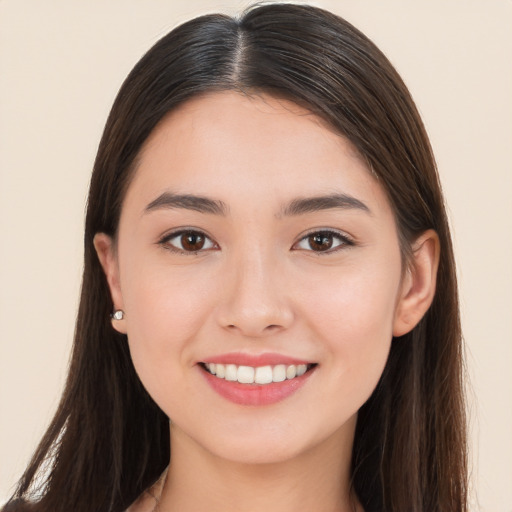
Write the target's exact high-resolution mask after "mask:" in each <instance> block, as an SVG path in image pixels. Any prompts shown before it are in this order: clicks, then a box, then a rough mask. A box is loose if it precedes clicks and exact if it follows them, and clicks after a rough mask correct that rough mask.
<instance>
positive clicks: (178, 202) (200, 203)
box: [144, 192, 371, 217]
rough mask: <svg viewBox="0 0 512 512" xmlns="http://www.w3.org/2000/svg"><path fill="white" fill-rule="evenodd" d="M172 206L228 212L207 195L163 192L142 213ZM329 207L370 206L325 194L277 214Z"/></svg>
mask: <svg viewBox="0 0 512 512" xmlns="http://www.w3.org/2000/svg"><path fill="white" fill-rule="evenodd" d="M173 208H183V209H185V210H194V211H197V212H200V213H210V214H213V215H223V216H225V215H227V214H228V212H229V208H228V206H227V205H226V203H224V202H223V201H220V200H218V199H210V198H209V197H204V196H196V195H193V194H175V193H172V192H164V193H163V194H160V195H159V196H158V197H157V198H156V199H154V200H153V201H151V203H149V204H148V205H147V206H146V208H145V209H144V213H149V212H151V211H154V210H160V209H173ZM331 209H343V210H349V209H356V210H361V211H364V212H367V213H370V214H371V211H370V208H368V206H367V205H366V204H365V203H363V202H362V201H360V200H359V199H356V198H355V197H353V196H350V195H348V194H329V195H325V196H315V197H305V198H297V199H294V200H292V201H290V203H288V204H287V205H285V206H284V207H283V209H282V210H281V212H280V213H279V214H278V215H277V216H278V217H281V216H286V217H289V216H296V215H304V214H306V213H312V212H317V211H321V210H331Z"/></svg>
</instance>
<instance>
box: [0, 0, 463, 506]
mask: <svg viewBox="0 0 512 512" xmlns="http://www.w3.org/2000/svg"><path fill="white" fill-rule="evenodd" d="M215 90H239V91H242V92H248V93H258V92H265V93H267V94H270V95H275V96H279V97H285V98H287V99H290V100H292V101H294V102H296V103H298V104H301V105H303V106H306V107H307V108H308V109H309V110H310V111H311V112H313V113H315V114H317V115H318V116H320V117H321V118H323V119H324V120H325V121H326V122H327V123H329V124H330V126H331V127H332V128H333V129H334V130H336V131H337V132H338V133H340V134H342V135H343V136H345V137H346V138H347V139H348V140H350V141H351V143H352V144H353V145H354V147H355V148H356V149H357V150H358V152H359V153H360V155H361V157H362V158H364V159H365V161H366V162H367V163H368V166H369V167H370V168H371V170H372V172H373V173H374V174H375V176H376V177H377V179H378V180H379V181H380V183H381V185H382V186H383V188H384V189H385V190H386V192H387V194H388V197H389V201H390V203H391V206H392V208H393V210H394V213H395V217H396V222H397V226H398V231H399V235H400V241H401V247H402V252H403V255H404V260H406V259H407V255H408V253H409V251H410V247H411V242H412V240H414V238H415V237H416V236H417V235H418V234H420V233H422V232H423V231H425V230H427V229H434V230H435V231H436V232H437V233H438V235H439V239H440V242H441V260H440V266H439V271H438V280H437V292H436V295H435V298H434V301H433V304H432V306H431V308H430V310H429V311H428V312H427V313H426V315H425V316H424V318H423V319H422V320H421V322H420V323H419V324H418V325H417V326H416V327H415V328H414V329H413V330H412V331H411V332H410V333H409V334H406V335H404V336H402V337H400V338H395V339H394V340H393V343H392V348H391V352H390V355H389V360H388V362H387V365H386V368H385V370H384V373H383V375H382V378H381V380H380V382H379V384H378V386H377V388H376V389H375V391H374V393H373V394H372V396H371V397H370V399H369V400H368V401H367V403H365V404H364V406H363V407H362V408H361V410H360V412H359V416H358V423H357V429H356V437H355V441H354V448H353V472H352V485H353V486H354V489H355V491H356V493H357V495H358V497H359V499H360V501H361V503H362V504H363V506H364V507H365V509H366V510H367V511H370V510H372V511H373V510H386V511H389V512H391V511H395V512H411V511H415V512H420V511H424V512H430V511H432V512H433V511H449V512H463V511H465V510H466V508H467V504H466V501H467V497H466V494H467V490H466V487H467V470H466V437H465V436H466V433H465V432H466V431H465V413H464V400H463V382H462V376H463V371H462V370H463V363H462V345H461V332H460V321H459V310H458V297H457V285H456V276H455V265H454V260H453V253H452V244H451V240H450V233H449V228H448V223H447V219H446V213H445V209H444V204H443V197H442V192H441V187H440V184H439V180H438V175H437V171H436V165H435V161H434V157H433V155H432V151H431V147H430V144H429V141H428V137H427V134H426V132H425V129H424V127H423V124H422V122H421V119H420V116H419V114H418V112H417V110H416V107H415V105H414V103H413V100H412V99H411V97H410V94H409V92H408V90H407V88H406V87H405V85H404V83H403V82H402V80H401V78H400V77H399V75H398V74H397V72H396V71H395V69H394V68H393V66H392V65H391V64H390V63H389V61H388V60H387V59H386V57H385V56H384V55H383V54H382V53H381V52H380V51H379V50H378V49H377V48H376V46H375V45H374V44H373V43H372V42H371V41H370V40H369V39H368V38H367V37H365V36H364V35H363V34H362V33H361V32H359V31H358V30H357V29H355V28H354V27H353V26H352V25H350V24H349V23H347V22H346V21H345V20H343V19H341V18H339V17H337V16H335V15H333V14H331V13H329V12H327V11H324V10H321V9H319V8H315V7H311V6H306V5H290V4H270V5H261V6H254V7H252V8H250V9H249V10H247V11H246V12H245V13H244V14H243V15H242V16H241V17H240V18H230V17H228V16H223V15H207V16H203V17H200V18H197V19H194V20H192V21H190V22H188V23H185V24H183V25H181V26H180V27H178V28H176V29H175V30H173V31H172V32H171V33H169V34H168V35H167V36H165V37H164V38H163V39H161V40H160V41H159V42H158V43H157V44H156V45H155V46H154V47H153V48H152V49H151V50H150V51H149V52H148V53H147V54H146V55H145V56H144V57H143V58H142V59H141V60H140V62H139V63H138V64H137V65H136V66H135V68H134V69H133V71H132V72H131V73H130V75H129V76H128V78H127V79H126V81H125V82H124V84H123V86H122V88H121V90H120V92H119V94H118V96H117V99H116V101H115V103H114V106H113V108H112V111H111V113H110V116H109V118H108V121H107V124H106V127H105V131H104V134H103V137H102V140H101V143H100V146H99V149H98V154H97V158H96V161H95V164H94V172H93V176H92V181H91V185H90V193H89V200H88V209H87V218H86V229H85V267H84V274H83V284H82V291H81V300H80V308H79V312H78V320H77V324H76V331H75V340H74V348H73V353H72V359H71V364H70V369H69V376H68V379H67V383H66V387H65V391H64V394H63V397H62V399H61V402H60V405H59V407H58V410H57V413H56V415H55V417H54V419H53V421H52V422H51V424H50V426H49V428H48V431H47V432H46V435H45V436H44V438H43V440H42V441H41V444H40V445H39V447H38V448H37V451H36V452H35V455H34V457H33V459H32V461H31V463H30V465H29V466H28V469H27V470H26V472H25V474H24V475H23V477H22V478H21V480H20V482H19V485H18V489H17V491H16V493H15V495H14V496H13V498H12V501H11V502H10V503H11V504H10V505H7V507H6V510H7V509H8V508H9V507H14V508H15V509H16V510H25V507H28V501H27V500H30V499H32V502H33V504H32V505H31V506H30V510H35V511H38V512H39V511H52V512H58V511H66V512H68V511H71V510H72V511H74V512H81V511H83V512H86V511H87V512H90V511H91V510H94V511H95V512H100V511H105V512H107V511H108V512H118V511H122V510H124V509H126V508H127V507H128V506H129V505H130V503H132V502H133V501H134V500H135V499H136V498H137V497H138V496H139V495H140V494H141V493H142V492H143V491H144V490H145V489H147V488H148V487H149V486H150V485H151V484H153V483H154V482H155V481H156V480H157V478H158V477H159V475H160V474H161V473H162V472H163V471H164V469H165V467H166V466H167V465H168V463H169V460H170V447H169V425H168V418H167V417H166V416H165V415H164V413H163V412H162V411H161V410H160V409H159V408H158V406H157V405H156V404H155V403H154V402H153V400H152V399H151V397H150V396H149V395H148V394H147V392H146V391H145V389H144V388H143V386H142V384H141V382H140V381H139V378H138V377H137V374H136V373H135V370H134V367H133V365H132V362H131V359H130V354H129V352H128V347H127V343H126V339H125V337H124V336H123V335H120V334H118V333H116V331H114V330H113V329H112V327H111V325H110V321H109V313H110V312H111V310H112V302H111V298H110V294H109V290H108V287H107V283H106V280H105V277H104V274H103V271H102V269H101V267H100V264H99V261H98V258H97V256H96V252H95V250H94V246H93V237H94V235H95V234H96V233H98V232H104V233H107V234H109V235H111V236H114V237H115V235H116V231H117V227H118V222H119V217H120V211H121V205H122V202H123V198H124V194H125V192H126V189H127V187H128V186H129V183H130V180H131V177H132V174H133V171H134V168H135V164H136V161H137V155H138V154H139V151H140V149H141V146H142V145H143V143H144V141H145V140H146V139H147V137H148V135H149V134H150V133H151V132H152V130H153V129H154V128H155V126H156V125H157V124H158V123H159V121H160V120H161V119H162V118H163V117H164V116H165V115H166V114H167V113H168V112H169V111H171V110H172V109H174V108H176V106H177V105H179V104H181V103H183V102H184V101H187V100H188V99H190V98H192V97H194V96H196V95H199V94H202V93H205V92H211V91H215ZM41 475H44V476H45V477H44V478H43V479H42V481H41ZM16 503H17V504H18V505H16ZM22 503H25V505H23V504H22ZM18 507H19V508H18ZM27 509H28V508H27Z"/></svg>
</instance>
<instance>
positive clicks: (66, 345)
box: [0, 0, 512, 512]
mask: <svg viewBox="0 0 512 512" xmlns="http://www.w3.org/2000/svg"><path fill="white" fill-rule="evenodd" d="M312 3H314V4H315V5H319V6H322V7H325V8H328V9H331V10H333V11H334V12H336V13H337V14H340V15H342V16H343V17H345V18H347V19H348V20H349V21H350V22H352V23H353V24H354V25H356V26H357V27H358V28H360V29H361V30H362V31H363V32H365V33H366V34H367V35H368V36H369V37H370V38H371V39H373V40H374V42H375V43H377V45H378V46H379V47H380V48H381V49H382V50H383V51H384V52H385V53H386V54H387V55H388V57H389V58H390V60H391V61H392V62H393V63H394V65H395V66H396V67H397V69H398V71H399V72H400V73H401V75H402V76H403V78H404V80H405V82H406V83H407V85H408V86H409V88H410V90H411V92H412V94H413V96H414V98H415V100H416V102H417V104H418V106H419V109H420V111H421V113H422V115H423V118H424V121H425V124H426V126H427V130H428V132H429V134H430V137H431V141H432V144H433V147H434V151H435V153H436V156H437V160H438V164H439V170H440V174H441V180H442V183H443V187H444V190H445V193H446V198H447V203H448V207H449V215H450V220H451V223H452V228H453V236H454V241H455V248H456V255H457V261H458V270H459V279H460V292H461V298H462V312H463V327H464V333H465V339H466V343H467V366H468V373H469V376H470V379H471V387H470V388H469V399H470V419H471V439H470V441H471V454H472V482H473V495H472V508H471V510H474V511H480V510H481V511H489V512H512V372H511V371H510V368H511V366H512V165H511V162H512V157H511V154H512V1H511V0H428V1H427V0H414V1H413V0H332V1H328V0H323V1H322V0H319V1H317V2H312ZM247 5H248V2H245V1H238V0H223V1H222V0H203V1H201V0H178V1H176V0H165V1H164V0H144V1H143V0H109V1H104V0H87V1H85V0H84V1H74V2H70V1H68V0H60V1H59V0H44V1H42V0H0V503H1V502H2V501H3V500H5V499H6V498H7V496H8V495H9V492H10V491H11V490H12V488H13V485H14V483H15V481H16V479H17V478H18V477H19V475H20V473H21V471H22V470H23V468H24V467H25V465H26V463H27V461H28V459H29V457H30V455H31V452H32V451H33V449H34V448H35V446H36V443H37V441H38V440H39V439H40V437H41V435H42V433H43V431H44V429H45V426H46V425H47V423H48V421H49V420H50V418H51V416H52V414H53V411H54V410H55V407H56V406H57V403H58V399H59V396H60V393H61V390H62V386H63V382H64V378H65V374H66V365H67V361H68V356H69V349H70V345H71V340H72V334H73V329H74V319H75V312H76V307H77V297H78V292H79V287H80V277H81V266H82V229H83V218H84V204H85V197H86V192H87V184H88V180H89V176H90V172H91V168H92V164H93V159H94V155H95V151H96V147H97V144H98V142H99V139H100V136H101V132H102V128H103V125H104V122H105V120H106V117H107V114H108V111H109V108H110V106H111V104H112V101H113V99H114V97H115V94H116V92H117V90H118V88H119V86H120V85H121V82H122V80H123V79H124V77H125V76H126V74H127V73H128V72H129V71H130V69H131V68H132V67H133V65H134V64H135V63H136V61H137V60H138V59H139V58H140V57H141V55H142V54H143V53H144V52H145V51H146V50H147V49H148V48H149V47H150V46H151V45H152V44H153V43H155V42H156V41H157V40H158V39H159V38H160V37H161V36H163V35H164V34H165V33H167V32H168V31H169V30H170V29H171V28H172V27H174V26H175V25H177V24H178V23H180V22H182V21H185V20H187V19H189V18H191V17H194V16H196V15H199V14H203V13H206V12H219V11H221V12H226V13H230V14H234V13H236V12H238V11H240V10H241V9H243V8H244V7H246V6H247Z"/></svg>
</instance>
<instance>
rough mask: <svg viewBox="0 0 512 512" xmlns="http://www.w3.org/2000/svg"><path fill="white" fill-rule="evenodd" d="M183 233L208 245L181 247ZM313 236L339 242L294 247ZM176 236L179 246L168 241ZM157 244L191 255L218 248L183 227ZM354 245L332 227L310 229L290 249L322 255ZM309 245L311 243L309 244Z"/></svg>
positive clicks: (200, 232) (199, 234) (208, 240)
mask: <svg viewBox="0 0 512 512" xmlns="http://www.w3.org/2000/svg"><path fill="white" fill-rule="evenodd" d="M184 235H188V236H195V237H199V238H202V239H203V241H204V244H207V245H208V247H207V248H204V245H202V246H201V247H200V248H199V249H196V250H186V249H185V248H184V247H183V240H182V239H181V237H183V236H184ZM315 236H316V237H321V238H322V239H323V240H322V241H325V239H326V238H329V239H330V240H331V245H332V243H334V242H332V240H333V239H337V240H338V241H339V243H338V245H335V246H334V248H331V247H328V249H327V250H325V251H315V250H313V249H306V248H297V249H294V248H296V247H297V246H298V245H299V244H300V243H302V242H304V241H307V240H308V238H309V239H311V238H312V237H315ZM176 238H178V239H180V245H181V248H180V247H176V246H174V245H172V244H171V243H170V242H171V240H173V239H176ZM310 242H311V240H310ZM158 244H159V245H161V246H163V247H165V249H167V250H169V251H172V252H176V253H179V254H184V255H192V254H193V255H197V254H198V253H200V252H206V251H210V250H212V249H218V245H217V244H216V243H215V242H214V241H213V240H212V239H211V238H210V237H209V236H208V235H206V234H205V233H204V232H202V231H200V230H197V229H183V230H180V231H174V232H172V233H169V234H167V235H165V236H164V237H162V238H161V239H160V240H159V241H158ZM354 245H355V242H354V240H352V238H350V237H349V236H347V235H346V234H344V233H340V232H339V231H334V230H332V229H319V230H315V231H311V232H309V233H307V234H306V235H304V236H303V237H302V238H301V239H300V240H299V241H298V242H295V243H294V244H293V246H292V249H294V250H304V251H307V252H312V253H314V254H317V255H319V256H322V255H325V254H332V253H334V252H337V251H339V250H341V249H343V248H344V247H351V246H354ZM310 247H311V245H310Z"/></svg>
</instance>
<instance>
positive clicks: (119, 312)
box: [110, 309, 124, 320]
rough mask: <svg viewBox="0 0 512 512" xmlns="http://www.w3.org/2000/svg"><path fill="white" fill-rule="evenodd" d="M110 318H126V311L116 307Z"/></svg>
mask: <svg viewBox="0 0 512 512" xmlns="http://www.w3.org/2000/svg"><path fill="white" fill-rule="evenodd" d="M110 318H112V320H122V319H123V318H124V311H123V310H122V309H116V310H115V311H114V312H113V313H111V314H110Z"/></svg>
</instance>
